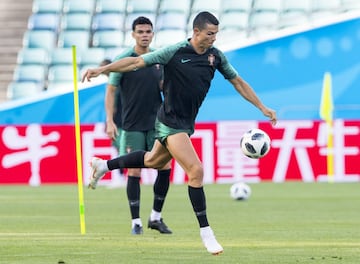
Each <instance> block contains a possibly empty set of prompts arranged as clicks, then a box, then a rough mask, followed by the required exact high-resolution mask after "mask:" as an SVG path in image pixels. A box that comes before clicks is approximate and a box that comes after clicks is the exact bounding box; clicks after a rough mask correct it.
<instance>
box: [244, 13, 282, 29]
mask: <svg viewBox="0 0 360 264" xmlns="http://www.w3.org/2000/svg"><path fill="white" fill-rule="evenodd" d="M279 17H280V16H279V14H278V13H277V12H276V11H258V12H254V13H253V14H252V15H251V17H250V20H249V28H250V32H251V34H252V35H260V34H262V33H268V32H271V31H274V30H276V29H278V28H279Z"/></svg>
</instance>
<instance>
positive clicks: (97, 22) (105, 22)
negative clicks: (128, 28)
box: [92, 13, 124, 31]
mask: <svg viewBox="0 0 360 264" xmlns="http://www.w3.org/2000/svg"><path fill="white" fill-rule="evenodd" d="M123 24H124V16H123V15H122V14H116V13H100V14H96V15H95V16H94V17H93V22H92V30H93V31H99V30H122V29H123Z"/></svg>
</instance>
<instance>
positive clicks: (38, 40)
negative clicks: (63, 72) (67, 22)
mask: <svg viewBox="0 0 360 264" xmlns="http://www.w3.org/2000/svg"><path fill="white" fill-rule="evenodd" d="M55 45H56V33H55V32H53V31H48V30H28V31H26V32H25V34H24V38H23V47H27V48H43V49H46V50H47V51H48V52H50V51H51V50H52V49H54V47H55Z"/></svg>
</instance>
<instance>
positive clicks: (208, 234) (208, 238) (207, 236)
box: [200, 226, 224, 255]
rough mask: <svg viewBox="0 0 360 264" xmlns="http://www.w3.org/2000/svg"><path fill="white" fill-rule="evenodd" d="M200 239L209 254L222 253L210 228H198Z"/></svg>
mask: <svg viewBox="0 0 360 264" xmlns="http://www.w3.org/2000/svg"><path fill="white" fill-rule="evenodd" d="M200 237H201V239H202V242H203V244H204V246H205V247H206V249H207V251H208V252H209V253H211V254H213V255H218V254H220V253H222V252H223V251H224V249H223V247H222V246H221V245H220V244H219V243H218V242H217V240H216V238H215V235H214V232H213V231H212V229H211V227H210V226H207V227H202V228H200Z"/></svg>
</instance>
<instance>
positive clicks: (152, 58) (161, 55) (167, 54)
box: [141, 40, 188, 66]
mask: <svg viewBox="0 0 360 264" xmlns="http://www.w3.org/2000/svg"><path fill="white" fill-rule="evenodd" d="M186 45H188V40H184V41H181V42H179V43H177V44H174V45H170V46H166V47H163V48H160V49H157V50H156V51H154V52H150V53H146V54H143V55H141V57H142V58H143V59H144V62H145V64H146V66H150V65H154V64H162V65H165V64H167V63H168V62H169V60H170V59H171V58H172V57H173V56H174V54H175V53H176V51H177V50H178V49H180V48H181V47H185V46H186Z"/></svg>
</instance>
